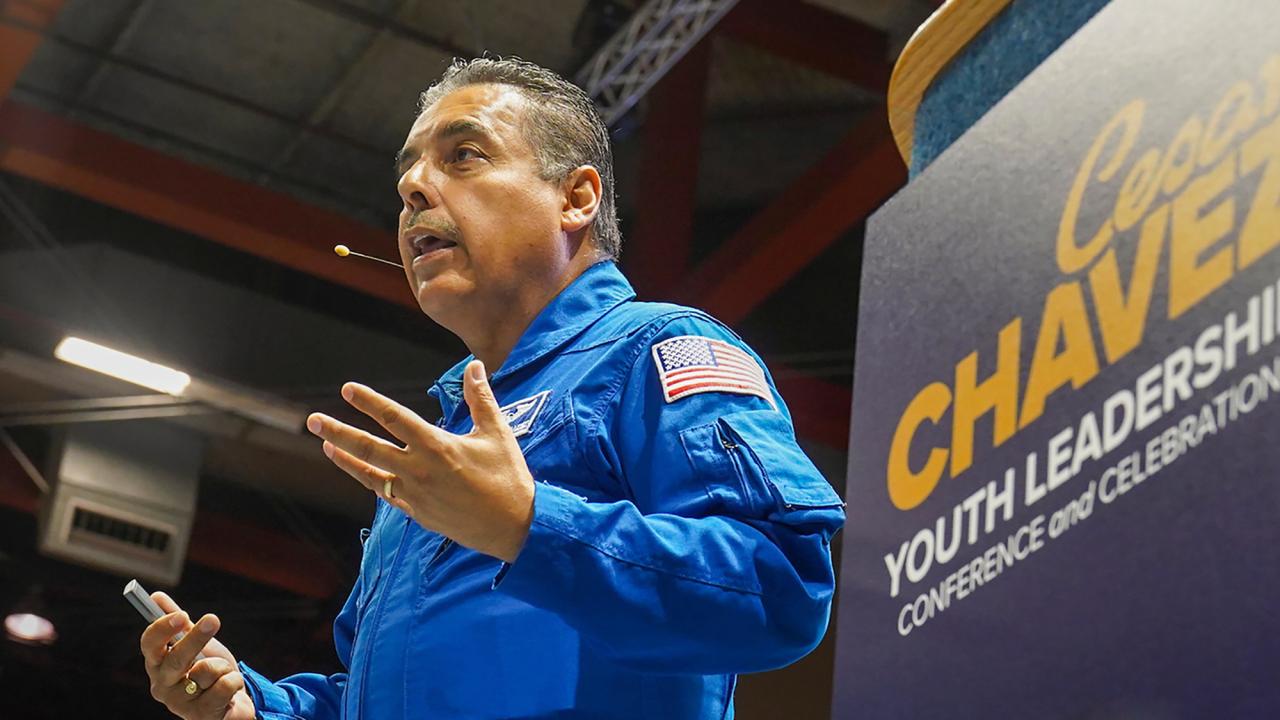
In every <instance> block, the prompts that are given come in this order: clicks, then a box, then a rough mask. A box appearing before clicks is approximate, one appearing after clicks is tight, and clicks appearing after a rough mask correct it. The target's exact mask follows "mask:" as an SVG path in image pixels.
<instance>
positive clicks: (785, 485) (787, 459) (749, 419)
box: [717, 410, 844, 511]
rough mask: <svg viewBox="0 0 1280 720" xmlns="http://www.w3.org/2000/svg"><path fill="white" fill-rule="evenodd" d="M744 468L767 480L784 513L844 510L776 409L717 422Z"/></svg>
mask: <svg viewBox="0 0 1280 720" xmlns="http://www.w3.org/2000/svg"><path fill="white" fill-rule="evenodd" d="M717 424H718V426H719V429H720V430H721V431H722V432H723V433H725V438H726V439H727V440H728V442H726V443H725V448H726V450H728V451H729V452H730V453H741V455H740V457H739V459H740V460H741V461H742V468H743V470H744V471H746V472H747V473H748V474H749V475H756V476H758V477H760V478H761V479H763V480H764V483H765V485H767V486H768V488H769V490H770V492H771V493H772V494H773V496H774V500H775V501H776V502H777V504H778V506H779V509H780V510H784V511H791V510H804V509H817V508H835V507H843V506H844V501H842V500H841V499H840V496H839V495H837V494H836V491H835V490H833V489H832V488H831V485H830V483H828V482H827V481H826V479H825V478H823V477H822V473H820V472H818V468H816V467H815V466H814V464H813V462H812V461H811V460H809V457H808V456H807V455H805V454H804V451H803V450H801V449H800V446H799V445H798V444H796V439H795V434H794V432H793V431H792V429H791V425H790V423H788V422H787V421H786V419H785V418H784V417H783V415H782V414H781V413H778V412H776V411H774V410H744V411H742V412H736V413H731V414H728V415H724V416H722V417H721V418H720V419H719V420H718V422H717Z"/></svg>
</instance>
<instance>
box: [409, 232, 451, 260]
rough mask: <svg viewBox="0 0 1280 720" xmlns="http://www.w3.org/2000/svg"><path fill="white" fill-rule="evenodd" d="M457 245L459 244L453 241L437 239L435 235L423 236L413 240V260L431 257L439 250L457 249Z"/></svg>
mask: <svg viewBox="0 0 1280 720" xmlns="http://www.w3.org/2000/svg"><path fill="white" fill-rule="evenodd" d="M457 244H458V243H456V242H454V241H452V240H446V239H444V238H442V237H436V236H435V235H421V236H419V237H416V238H414V239H413V243H412V245H413V259H414V260H417V259H418V258H420V257H422V256H424V255H430V254H431V253H433V252H435V251H437V250H444V249H447V248H451V247H455V246H456V245H457Z"/></svg>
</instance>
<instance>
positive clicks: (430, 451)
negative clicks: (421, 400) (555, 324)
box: [307, 360, 534, 562]
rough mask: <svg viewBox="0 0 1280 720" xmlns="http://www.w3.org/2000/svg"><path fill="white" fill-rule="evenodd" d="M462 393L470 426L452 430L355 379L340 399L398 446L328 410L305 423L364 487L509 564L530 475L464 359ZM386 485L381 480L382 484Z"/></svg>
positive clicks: (523, 530) (482, 382)
mask: <svg viewBox="0 0 1280 720" xmlns="http://www.w3.org/2000/svg"><path fill="white" fill-rule="evenodd" d="M463 393H464V396H465V398H466V401H467V406H468V407H470V408H471V417H472V420H473V421H474V423H475V428H474V429H473V430H472V431H471V432H470V433H469V434H467V435H454V434H453V433H450V432H447V431H445V430H441V429H440V428H438V427H436V426H434V425H432V424H431V423H429V422H427V421H426V420H423V419H422V418H421V417H419V416H418V415H416V414H414V413H413V412H411V411H410V410H409V409H407V408H405V407H404V406H402V405H400V404H399V403H397V402H395V401H394V400H392V399H390V398H388V397H385V396H383V395H380V394H378V393H377V392H374V391H373V390H372V389H371V388H368V387H365V386H364V385H360V384H358V383H347V384H345V385H343V386H342V397H343V398H344V399H345V400H346V401H347V402H349V403H350V404H351V405H352V406H353V407H355V408H356V409H357V410H360V411H361V412H363V413H364V414H366V415H368V416H369V417H371V418H373V419H374V420H375V421H377V423H378V424H379V425H381V426H382V427H383V428H385V429H386V431H387V432H388V433H390V434H391V435H392V436H393V437H395V438H396V439H398V440H400V441H401V442H403V443H404V447H400V446H398V445H396V444H394V443H391V442H389V441H387V440H384V439H382V438H379V437H376V436H374V435H371V434H369V433H367V432H365V431H364V430H361V429H359V428H356V427H352V426H351V425H347V424H346V423H343V422H340V421H338V420H335V419H333V418H331V417H329V416H328V415H324V414H321V413H312V414H311V415H310V416H309V417H308V418H307V428H308V429H309V430H310V431H311V432H313V433H315V434H316V435H318V436H319V437H321V438H324V440H325V442H324V444H323V446H322V448H323V450H324V454H325V455H326V456H327V457H328V458H329V459H330V460H332V461H333V463H334V464H335V465H337V466H338V467H340V468H342V469H343V470H344V471H346V473H347V474H348V475H350V476H351V477H353V478H355V479H356V480H358V481H360V483H361V484H362V485H364V486H365V487H366V488H368V489H369V490H371V491H373V492H375V493H378V494H379V495H383V496H384V497H387V496H386V495H385V493H386V491H387V490H388V489H390V491H391V495H392V497H387V501H388V502H390V503H391V504H392V505H394V506H396V507H397V508H399V509H400V510H401V511H403V512H404V513H405V514H407V515H409V516H410V517H412V518H413V519H414V520H416V521H417V522H418V524H420V525H422V526H423V527H425V528H427V529H429V530H433V531H435V532H438V533H440V534H442V535H445V536H446V537H449V538H452V539H453V541H454V542H457V543H459V544H461V545H465V546H466V547H469V548H471V549H473V550H476V551H479V552H482V553H485V554H487V555H491V556H493V557H496V558H500V559H502V560H505V561H507V562H514V561H515V558H516V556H517V555H519V553H520V549H521V548H522V547H523V546H524V541H525V538H526V537H527V536H528V533H529V524H530V522H531V521H532V519H533V494H534V482H533V476H532V475H531V474H530V473H529V467H528V465H526V464H525V461H524V455H523V454H522V453H521V452H520V445H519V444H518V443H517V442H516V438H515V435H514V434H513V433H512V431H511V427H510V426H509V425H508V424H507V422H506V421H505V420H504V419H503V417H502V413H501V412H500V411H499V410H498V402H497V400H496V399H495V398H494V395H493V390H492V389H491V388H490V387H489V382H488V380H487V378H486V377H485V372H484V364H483V363H481V362H480V361H479V360H473V361H472V362H471V363H470V364H468V365H467V368H466V373H465V379H464V381H463ZM388 483H389V484H388Z"/></svg>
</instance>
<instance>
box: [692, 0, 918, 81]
mask: <svg viewBox="0 0 1280 720" xmlns="http://www.w3.org/2000/svg"><path fill="white" fill-rule="evenodd" d="M716 29H717V31H718V32H721V33H723V34H724V35H726V36H727V37H731V38H733V39H735V40H738V41H741V42H745V43H749V44H751V45H755V46H757V47H760V48H761V49H764V50H767V51H769V52H770V53H772V54H774V55H777V56H779V57H782V58H786V59H787V60H790V61H792V62H795V63H797V64H800V65H804V66H807V67H810V68H813V69H815V70H820V71H822V72H825V73H827V74H829V75H833V76H835V77H839V78H843V79H845V80H848V81H849V82H852V83H854V84H855V85H859V86H861V87H863V88H866V89H868V90H871V91H873V92H877V93H884V92H886V91H887V90H888V87H889V75H890V73H892V71H893V66H892V64H891V63H890V61H889V39H888V36H886V35H885V34H884V33H883V32H881V31H879V30H877V29H875V28H873V27H871V26H869V25H864V24H863V23H860V22H858V21H857V20H854V19H853V18H850V17H847V16H845V15H841V14H839V13H835V12H832V11H830V10H826V9H824V8H820V7H817V6H814V5H810V4H808V3H804V2H798V1H797V0H739V2H738V4H737V5H736V6H735V7H734V8H733V10H730V11H729V13H728V14H727V15H725V17H724V18H723V19H722V20H721V21H720V23H719V25H717V26H716Z"/></svg>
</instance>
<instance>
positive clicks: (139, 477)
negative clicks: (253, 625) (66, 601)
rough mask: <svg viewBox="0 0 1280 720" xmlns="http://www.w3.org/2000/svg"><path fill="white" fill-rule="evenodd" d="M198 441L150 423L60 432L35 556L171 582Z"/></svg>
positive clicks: (178, 562)
mask: <svg viewBox="0 0 1280 720" xmlns="http://www.w3.org/2000/svg"><path fill="white" fill-rule="evenodd" d="M202 453H203V441H202V439H201V438H200V437H199V436H198V435H195V434H192V433H189V432H186V431H183V430H182V429H181V428H176V427H174V426H172V425H168V424H164V423H161V422H159V421H155V420H147V421H120V422H106V423H84V424H79V425H72V426H69V427H67V428H66V430H65V431H64V432H63V433H62V435H61V438H60V441H59V442H58V443H57V447H55V449H54V452H53V453H51V468H50V472H49V474H48V477H49V479H50V480H51V481H52V485H53V489H52V492H51V493H50V495H49V497H48V498H46V500H45V502H44V503H43V505H42V507H41V512H40V540H39V542H40V551H41V552H43V553H45V554H47V555H51V556H53V557H57V558H61V559H64V560H70V561H72V562H76V563H79V564H81V565H86V566H88V567H92V568H95V569H98V570H104V571H106V572H111V573H116V574H119V575H122V576H125V577H138V578H144V579H147V580H151V581H153V582H157V583H161V584H164V585H176V584H177V583H178V580H179V579H180V578H181V577H182V566H183V563H184V562H185V560H186V554H187V543H188V540H189V538H190V536H191V523H192V520H193V518H194V516H195V508H196V490H197V487H198V477H199V475H198V474H199V470H200V462H201V457H202Z"/></svg>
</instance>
